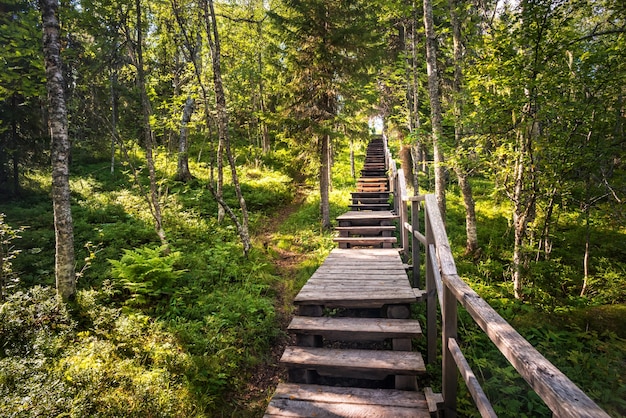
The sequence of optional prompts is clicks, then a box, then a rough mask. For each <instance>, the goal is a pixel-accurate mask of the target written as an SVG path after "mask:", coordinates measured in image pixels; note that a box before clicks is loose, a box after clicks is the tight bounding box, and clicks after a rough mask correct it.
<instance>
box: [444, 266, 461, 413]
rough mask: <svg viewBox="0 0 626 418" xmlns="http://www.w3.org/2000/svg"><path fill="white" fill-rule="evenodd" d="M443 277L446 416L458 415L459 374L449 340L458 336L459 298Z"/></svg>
mask: <svg viewBox="0 0 626 418" xmlns="http://www.w3.org/2000/svg"><path fill="white" fill-rule="evenodd" d="M442 279H443V306H442V307H441V340H442V341H441V342H442V344H441V347H442V353H441V371H442V384H441V386H442V395H443V405H444V409H445V416H446V418H449V417H455V416H456V397H457V385H458V376H457V368H456V363H455V361H454V357H453V356H452V353H451V352H450V348H449V346H448V341H449V340H450V339H452V338H454V339H456V337H457V300H456V297H455V296H454V294H453V293H452V291H451V290H450V288H449V287H448V283H447V281H446V279H445V276H443V277H442Z"/></svg>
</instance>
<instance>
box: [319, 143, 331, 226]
mask: <svg viewBox="0 0 626 418" xmlns="http://www.w3.org/2000/svg"><path fill="white" fill-rule="evenodd" d="M320 141H321V142H320V157H321V158H320V213H321V216H322V228H323V229H330V192H329V190H330V181H329V180H330V161H329V158H328V157H329V147H330V136H329V135H327V134H323V135H321V138H320Z"/></svg>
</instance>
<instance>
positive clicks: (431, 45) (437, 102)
mask: <svg viewBox="0 0 626 418" xmlns="http://www.w3.org/2000/svg"><path fill="white" fill-rule="evenodd" d="M424 29H425V31H426V69H427V72H428V95H429V97H430V119H431V124H432V141H433V158H434V162H435V197H436V198H437V204H438V206H439V211H440V212H441V218H442V219H443V220H444V222H445V219H446V171H445V167H444V156H443V152H442V150H441V142H442V141H443V123H442V120H443V115H442V112H441V97H440V94H439V75H438V71H437V50H436V44H435V41H436V39H435V28H434V21H433V6H432V2H431V0H424Z"/></svg>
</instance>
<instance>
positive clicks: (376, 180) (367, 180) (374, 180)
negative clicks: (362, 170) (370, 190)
mask: <svg viewBox="0 0 626 418" xmlns="http://www.w3.org/2000/svg"><path fill="white" fill-rule="evenodd" d="M357 182H363V183H381V182H383V183H386V182H387V177H367V178H363V177H362V178H360V179H358V180H357Z"/></svg>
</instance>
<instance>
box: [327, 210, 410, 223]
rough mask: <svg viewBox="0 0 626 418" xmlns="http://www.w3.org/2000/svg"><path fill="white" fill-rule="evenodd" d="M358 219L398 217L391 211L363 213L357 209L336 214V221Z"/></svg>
mask: <svg viewBox="0 0 626 418" xmlns="http://www.w3.org/2000/svg"><path fill="white" fill-rule="evenodd" d="M355 219H356V220H360V219H390V220H394V219H398V215H395V214H393V213H391V211H380V212H372V213H364V212H359V211H348V212H346V213H344V214H342V215H339V216H337V220H338V221H343V220H355Z"/></svg>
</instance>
